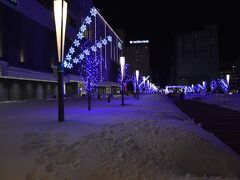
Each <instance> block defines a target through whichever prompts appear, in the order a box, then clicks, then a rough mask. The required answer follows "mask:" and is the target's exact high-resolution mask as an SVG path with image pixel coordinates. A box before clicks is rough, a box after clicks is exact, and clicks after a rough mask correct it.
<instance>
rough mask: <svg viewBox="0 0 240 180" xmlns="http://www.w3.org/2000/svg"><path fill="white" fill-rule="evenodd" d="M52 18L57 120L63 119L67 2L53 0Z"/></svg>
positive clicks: (61, 120)
mask: <svg viewBox="0 0 240 180" xmlns="http://www.w3.org/2000/svg"><path fill="white" fill-rule="evenodd" d="M53 3H54V19H55V27H56V39H57V50H58V69H57V72H58V122H63V121H64V90H63V71H64V67H63V55H64V43H65V30H66V20H67V3H66V2H65V1H64V0H54V2H53Z"/></svg>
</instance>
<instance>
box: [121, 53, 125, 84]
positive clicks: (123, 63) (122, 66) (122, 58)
mask: <svg viewBox="0 0 240 180" xmlns="http://www.w3.org/2000/svg"><path fill="white" fill-rule="evenodd" d="M124 67H125V57H124V56H121V57H120V68H121V75H122V77H121V80H122V81H123V77H124Z"/></svg>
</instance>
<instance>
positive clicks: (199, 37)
mask: <svg viewBox="0 0 240 180" xmlns="http://www.w3.org/2000/svg"><path fill="white" fill-rule="evenodd" d="M173 67H174V68H175V69H174V70H173V71H172V72H174V73H175V80H176V82H175V83H176V84H186V85H190V84H195V83H201V82H202V81H210V80H212V79H214V78H215V77H217V74H218V69H219V54H218V31H217V26H216V25H207V26H204V28H203V30H198V31H192V32H188V33H182V34H178V35H176V37H175V65H174V66H173Z"/></svg>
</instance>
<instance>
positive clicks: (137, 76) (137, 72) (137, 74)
mask: <svg viewBox="0 0 240 180" xmlns="http://www.w3.org/2000/svg"><path fill="white" fill-rule="evenodd" d="M138 78H139V70H136V81H137V84H138Z"/></svg>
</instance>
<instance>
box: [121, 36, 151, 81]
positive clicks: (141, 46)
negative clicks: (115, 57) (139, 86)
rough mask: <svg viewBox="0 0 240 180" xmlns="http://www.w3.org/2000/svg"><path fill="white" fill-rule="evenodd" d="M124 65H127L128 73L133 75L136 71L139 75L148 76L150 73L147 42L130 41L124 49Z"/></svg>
mask: <svg viewBox="0 0 240 180" xmlns="http://www.w3.org/2000/svg"><path fill="white" fill-rule="evenodd" d="M124 54H125V56H126V63H127V64H129V73H131V74H133V73H135V71H136V70H137V69H138V70H139V71H140V75H142V76H148V75H149V73H150V65H149V61H150V59H149V41H148V40H132V41H129V43H128V44H127V45H125V48H124Z"/></svg>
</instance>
